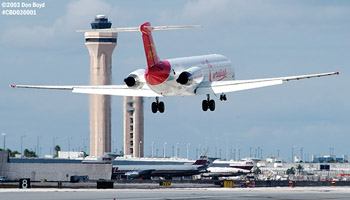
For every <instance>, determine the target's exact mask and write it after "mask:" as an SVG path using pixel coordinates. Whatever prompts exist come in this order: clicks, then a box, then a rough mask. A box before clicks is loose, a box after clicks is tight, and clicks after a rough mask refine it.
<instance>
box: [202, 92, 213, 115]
mask: <svg viewBox="0 0 350 200" xmlns="http://www.w3.org/2000/svg"><path fill="white" fill-rule="evenodd" d="M207 97H208V98H207V100H203V101H202V110H203V111H207V110H208V109H209V110H210V111H214V110H215V101H214V100H213V99H211V100H210V95H209V94H208V95H207Z"/></svg>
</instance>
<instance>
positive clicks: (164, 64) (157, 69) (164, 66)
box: [145, 60, 171, 85]
mask: <svg viewBox="0 0 350 200" xmlns="http://www.w3.org/2000/svg"><path fill="white" fill-rule="evenodd" d="M170 69H171V65H170V63H169V62H168V61H164V60H163V61H160V62H159V63H157V64H156V65H154V66H153V67H148V68H147V69H146V70H145V79H146V82H147V83H148V84H149V85H159V84H161V83H163V82H164V81H165V80H167V79H168V77H169V74H170Z"/></svg>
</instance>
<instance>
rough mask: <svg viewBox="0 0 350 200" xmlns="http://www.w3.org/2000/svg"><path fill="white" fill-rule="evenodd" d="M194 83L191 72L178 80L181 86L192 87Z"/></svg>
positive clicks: (185, 73) (182, 75)
mask: <svg viewBox="0 0 350 200" xmlns="http://www.w3.org/2000/svg"><path fill="white" fill-rule="evenodd" d="M192 81H193V76H192V74H191V73H190V72H186V71H184V72H182V73H181V74H180V75H179V77H178V78H177V79H176V82H178V83H180V84H181V85H191V83H192Z"/></svg>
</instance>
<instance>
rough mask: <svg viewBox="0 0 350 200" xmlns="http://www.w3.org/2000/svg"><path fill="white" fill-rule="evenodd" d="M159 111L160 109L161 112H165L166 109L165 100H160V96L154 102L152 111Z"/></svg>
mask: <svg viewBox="0 0 350 200" xmlns="http://www.w3.org/2000/svg"><path fill="white" fill-rule="evenodd" d="M157 111H159V112H160V113H163V112H164V111H165V105H164V102H163V101H160V102H159V97H156V102H153V103H152V112H153V113H156V112H157Z"/></svg>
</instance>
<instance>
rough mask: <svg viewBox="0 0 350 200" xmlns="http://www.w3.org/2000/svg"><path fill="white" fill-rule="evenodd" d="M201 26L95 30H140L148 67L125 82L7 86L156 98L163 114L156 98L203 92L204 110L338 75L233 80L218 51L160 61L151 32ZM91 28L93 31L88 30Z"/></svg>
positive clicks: (157, 105)
mask: <svg viewBox="0 0 350 200" xmlns="http://www.w3.org/2000/svg"><path fill="white" fill-rule="evenodd" d="M197 27H201V26H196V25H194V26H151V24H150V23H149V22H145V23H143V24H142V25H141V26H140V27H129V28H111V29H96V30H95V31H100V32H126V31H141V33H142V39H143V45H144V50H145V55H146V60H147V68H146V69H139V70H136V71H134V72H131V73H130V74H129V75H128V76H127V77H126V78H125V79H124V82H125V85H100V86H93V85H89V86H35V85H10V87H13V88H36V89H57V90H71V91H72V92H73V93H84V94H101V95H117V96H139V97H155V101H154V102H152V105H151V110H152V112H153V113H157V112H158V111H159V112H160V113H163V112H164V111H165V104H164V102H163V101H159V97H169V96H194V95H206V99H204V100H203V101H202V110H203V111H207V110H210V111H214V110H215V100H214V99H211V95H212V96H216V97H217V95H220V97H219V99H220V101H226V100H227V97H226V93H229V92H235V91H240V90H248V89H253V88H261V87H266V86H272V85H279V84H282V83H284V82H288V81H294V80H301V79H309V78H315V77H322V76H330V75H339V72H328V73H320V74H310V75H300V76H287V77H278V78H264V79H250V80H235V77H236V74H235V72H234V68H233V65H232V63H231V61H230V60H229V59H228V58H226V57H225V56H223V55H220V54H209V55H201V56H190V57H181V58H173V59H166V60H161V59H160V58H159V56H158V54H157V51H156V47H155V43H154V40H153V36H152V31H156V30H173V29H184V28H197ZM89 31H93V30H89Z"/></svg>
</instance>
